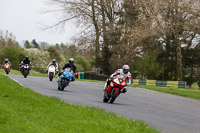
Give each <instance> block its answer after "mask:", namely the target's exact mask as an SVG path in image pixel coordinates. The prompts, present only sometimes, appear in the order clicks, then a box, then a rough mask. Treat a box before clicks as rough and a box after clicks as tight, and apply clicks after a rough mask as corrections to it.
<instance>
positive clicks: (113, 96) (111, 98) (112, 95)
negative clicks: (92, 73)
mask: <svg viewBox="0 0 200 133" xmlns="http://www.w3.org/2000/svg"><path fill="white" fill-rule="evenodd" d="M118 94H119V90H117V89H115V90H114V91H113V92H112V94H111V96H110V101H109V103H113V102H114V101H115V99H116V98H117V96H118Z"/></svg>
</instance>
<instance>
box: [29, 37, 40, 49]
mask: <svg viewBox="0 0 200 133" xmlns="http://www.w3.org/2000/svg"><path fill="white" fill-rule="evenodd" d="M31 43H32V44H33V46H34V48H38V49H39V48H40V46H39V44H38V43H37V42H36V39H33V40H32V42H31Z"/></svg>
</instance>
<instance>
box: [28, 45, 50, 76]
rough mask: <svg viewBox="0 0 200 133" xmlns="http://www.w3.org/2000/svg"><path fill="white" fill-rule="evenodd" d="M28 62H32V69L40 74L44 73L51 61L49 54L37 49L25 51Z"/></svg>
mask: <svg viewBox="0 0 200 133" xmlns="http://www.w3.org/2000/svg"><path fill="white" fill-rule="evenodd" d="M27 51H28V53H29V56H30V60H31V62H32V69H33V70H36V71H38V72H41V73H45V72H46V70H47V66H48V64H49V63H50V61H51V58H50V55H49V52H47V51H44V50H39V49H37V48H30V49H27Z"/></svg>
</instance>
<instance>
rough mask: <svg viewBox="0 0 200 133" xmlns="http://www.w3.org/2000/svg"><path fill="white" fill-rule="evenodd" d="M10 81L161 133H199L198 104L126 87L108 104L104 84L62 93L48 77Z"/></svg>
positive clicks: (73, 86) (17, 77) (76, 84)
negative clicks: (118, 116) (105, 101)
mask: <svg viewBox="0 0 200 133" xmlns="http://www.w3.org/2000/svg"><path fill="white" fill-rule="evenodd" d="M9 77H10V78H11V79H14V80H16V81H17V82H19V83H20V84H21V85H23V86H26V87H29V88H31V89H32V90H34V91H35V92H38V93H41V94H44V95H47V96H53V97H58V98H60V99H63V100H64V101H66V102H68V103H70V104H79V105H87V106H95V107H98V108H102V109H104V110H105V111H108V112H114V113H116V114H118V115H121V116H124V117H126V118H128V119H134V120H142V121H144V122H146V123H147V124H148V125H150V126H151V127H153V128H156V129H158V130H161V132H163V133H200V100H193V99H190V98H183V97H179V96H175V95H170V94H164V93H160V92H156V91H151V90H146V89H140V88H132V87H128V88H127V90H128V91H127V93H125V94H121V95H120V96H119V97H118V98H117V99H116V100H115V102H114V104H109V103H104V102H103V101H102V97H103V91H102V89H103V86H104V84H103V83H95V82H84V81H75V82H71V83H70V85H69V86H67V87H66V88H65V90H64V91H58V90H57V82H56V79H53V81H52V82H50V81H49V79H48V78H47V77H46V78H45V77H31V76H28V78H24V77H23V76H21V75H9Z"/></svg>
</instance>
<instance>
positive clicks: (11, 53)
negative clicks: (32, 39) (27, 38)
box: [0, 46, 28, 69]
mask: <svg viewBox="0 0 200 133" xmlns="http://www.w3.org/2000/svg"><path fill="white" fill-rule="evenodd" d="M27 54H28V53H27V52H26V51H24V50H23V49H22V48H16V47H13V46H7V47H4V48H3V49H1V50H0V62H1V63H3V62H4V60H5V59H9V61H10V62H11V63H12V68H13V69H18V68H19V63H20V62H21V61H22V60H23V59H24V57H25V56H26V55H27Z"/></svg>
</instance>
